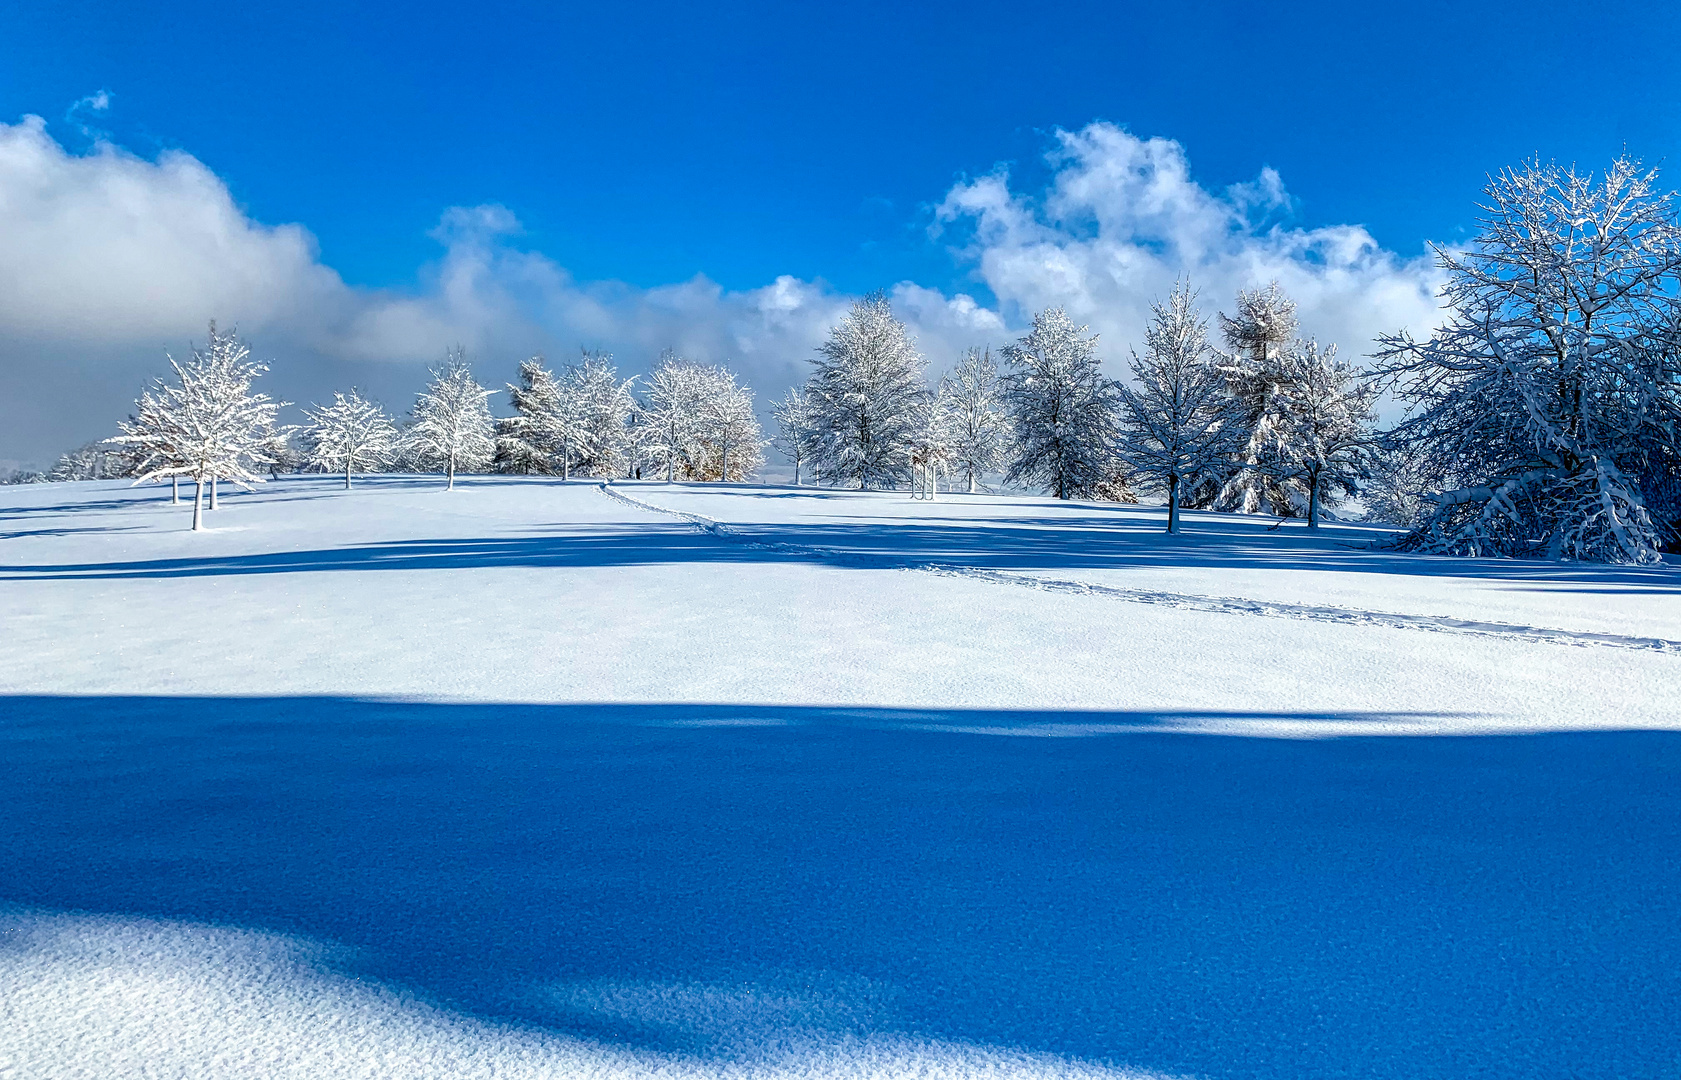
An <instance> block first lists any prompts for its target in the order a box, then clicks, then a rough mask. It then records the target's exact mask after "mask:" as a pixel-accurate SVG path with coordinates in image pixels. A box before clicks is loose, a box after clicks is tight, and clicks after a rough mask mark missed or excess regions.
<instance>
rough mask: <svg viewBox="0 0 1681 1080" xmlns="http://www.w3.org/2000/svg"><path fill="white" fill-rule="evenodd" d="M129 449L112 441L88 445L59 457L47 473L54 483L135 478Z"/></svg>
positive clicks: (132, 456)
mask: <svg viewBox="0 0 1681 1080" xmlns="http://www.w3.org/2000/svg"><path fill="white" fill-rule="evenodd" d="M134 467H135V459H134V453H133V451H132V449H131V448H130V447H128V446H125V445H122V444H120V443H113V442H111V441H103V442H91V443H86V444H84V445H82V446H78V447H77V448H76V449H74V450H72V451H70V452H69V453H67V454H63V455H60V457H59V459H58V460H57V461H56V462H54V463H53V467H52V468H51V469H48V470H47V474H46V479H47V480H49V481H51V482H53V483H62V482H65V481H76V480H115V479H121V478H126V477H130V476H133V475H134Z"/></svg>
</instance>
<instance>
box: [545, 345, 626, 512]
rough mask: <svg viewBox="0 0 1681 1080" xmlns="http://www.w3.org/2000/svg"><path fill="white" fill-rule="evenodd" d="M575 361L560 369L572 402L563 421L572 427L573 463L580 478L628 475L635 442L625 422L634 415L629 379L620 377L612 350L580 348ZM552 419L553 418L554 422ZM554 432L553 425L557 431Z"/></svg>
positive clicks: (606, 477)
mask: <svg viewBox="0 0 1681 1080" xmlns="http://www.w3.org/2000/svg"><path fill="white" fill-rule="evenodd" d="M581 352H582V355H581V357H580V358H579V361H578V363H577V364H575V365H572V366H570V367H568V368H567V370H566V378H565V380H564V381H563V386H564V388H565V389H566V390H567V391H568V393H570V394H571V395H572V397H573V400H574V402H575V404H574V405H570V406H567V412H568V415H569V416H570V415H571V411H572V410H574V409H575V410H576V415H575V417H574V418H572V419H568V420H567V421H566V423H567V424H572V425H575V430H576V432H577V440H578V442H577V445H578V447H579V449H580V455H581V456H580V457H579V459H578V462H577V464H576V466H575V468H576V469H577V471H578V472H580V473H583V474H584V475H585V476H594V477H598V478H600V479H603V480H606V479H611V478H613V477H617V476H627V475H629V473H630V471H631V468H632V467H633V464H634V459H635V450H636V442H635V436H634V433H633V432H632V431H631V423H632V420H633V419H634V417H635V415H636V396H635V395H634V394H633V393H632V392H631V387H633V386H634V385H635V384H636V380H635V379H620V378H619V370H618V368H616V367H614V366H613V354H612V353H605V352H597V351H591V350H589V349H584V350H581ZM557 423H558V421H557ZM557 430H558V429H557Z"/></svg>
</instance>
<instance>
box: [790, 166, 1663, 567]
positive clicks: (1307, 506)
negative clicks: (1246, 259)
mask: <svg viewBox="0 0 1681 1080" xmlns="http://www.w3.org/2000/svg"><path fill="white" fill-rule="evenodd" d="M1485 194H1486V202H1485V203H1484V204H1483V206H1482V210H1483V215H1484V216H1483V217H1482V219H1481V221H1480V226H1479V230H1478V232H1477V234H1476V236H1475V237H1474V238H1473V239H1472V241H1471V242H1470V243H1469V244H1468V245H1467V246H1466V247H1465V249H1464V250H1462V251H1450V250H1447V249H1437V258H1438V260H1439V263H1440V265H1441V267H1442V269H1443V270H1444V271H1445V273H1446V275H1447V284H1446V287H1445V288H1444V290H1443V293H1442V300H1443V307H1444V309H1445V317H1444V320H1443V322H1442V324H1441V325H1440V326H1439V327H1438V328H1437V329H1436V330H1435V331H1434V332H1433V333H1431V334H1429V335H1427V336H1424V337H1422V338H1415V337H1413V336H1412V335H1411V334H1409V333H1406V332H1402V333H1398V334H1393V335H1388V336H1385V337H1382V338H1380V339H1379V341H1378V348H1377V350H1376V351H1375V353H1374V356H1373V360H1374V361H1375V363H1374V364H1373V365H1372V366H1371V367H1370V368H1369V369H1365V370H1361V369H1357V368H1356V367H1354V366H1353V365H1350V364H1346V363H1344V362H1342V361H1340V360H1338V359H1337V358H1336V355H1335V348H1334V346H1327V347H1323V348H1322V347H1321V346H1320V345H1319V344H1318V343H1317V342H1316V341H1314V340H1313V339H1312V338H1303V337H1301V336H1299V335H1298V333H1297V330H1298V327H1297V322H1296V317H1295V309H1294V305H1293V304H1292V303H1291V302H1290V300H1289V298H1288V297H1286V296H1285V295H1284V294H1283V293H1282V292H1281V290H1279V288H1278V287H1277V285H1276V284H1274V285H1271V286H1269V287H1267V288H1265V289H1260V290H1255V291H1246V292H1242V293H1239V295H1238V297H1237V303H1236V306H1235V310H1234V313H1233V314H1231V315H1227V314H1224V313H1221V314H1220V316H1219V327H1220V332H1221V335H1222V337H1223V339H1224V344H1225V349H1223V350H1222V349H1216V348H1213V347H1211V346H1210V344H1209V341H1208V326H1207V323H1206V322H1205V320H1204V319H1203V318H1202V317H1201V316H1200V315H1199V314H1198V312H1197V310H1196V306H1195V294H1194V293H1193V292H1192V290H1191V289H1190V288H1189V286H1188V285H1185V284H1181V285H1180V286H1178V287H1177V288H1176V289H1175V290H1174V292H1173V293H1172V295H1170V296H1169V297H1167V298H1166V299H1165V300H1162V301H1160V302H1158V303H1157V304H1155V305H1154V307H1153V310H1152V317H1151V320H1150V325H1149V327H1148V329H1147V331H1146V333H1145V340H1144V350H1143V352H1142V354H1138V353H1134V354H1133V356H1132V362H1131V374H1132V379H1131V381H1130V383H1123V382H1120V381H1117V380H1112V379H1108V378H1106V377H1105V376H1104V375H1103V373H1102V370H1101V366H1100V364H1099V363H1098V360H1097V356H1096V338H1095V337H1094V336H1089V335H1087V333H1086V331H1085V328H1084V327H1079V326H1076V325H1074V324H1073V323H1072V322H1071V320H1069V319H1068V317H1067V316H1066V314H1065V313H1064V312H1063V311H1061V310H1059V309H1055V308H1053V309H1050V310H1048V311H1044V312H1041V313H1040V314H1038V315H1037V316H1035V317H1034V320H1033V328H1032V330H1031V331H1030V332H1029V333H1028V334H1027V335H1026V336H1024V337H1023V338H1022V339H1021V340H1019V341H1018V342H1016V343H1014V344H1012V345H1009V346H1007V347H1006V348H1005V349H1004V350H1003V359H1004V362H1005V370H1004V371H1003V372H1002V373H1001V374H1000V373H999V372H998V371H997V369H996V368H995V367H994V366H993V364H992V361H991V356H990V354H989V353H980V354H976V353H973V352H972V353H970V354H969V355H968V356H967V357H965V358H964V361H963V362H962V363H961V364H960V365H959V366H958V368H957V370H956V371H954V372H953V373H952V375H950V376H948V377H947V378H946V379H945V380H943V381H942V382H941V383H940V385H939V387H938V388H937V389H935V390H933V391H931V392H930V391H928V390H926V389H925V388H924V387H923V384H922V380H921V364H922V361H921V358H920V356H918V355H917V353H916V351H915V349H914V348H913V346H912V344H911V342H910V341H909V339H908V338H907V337H906V335H905V333H904V327H903V326H902V325H900V324H899V323H898V322H897V321H895V320H894V319H893V317H892V313H891V311H890V309H889V307H888V305H887V303H886V301H885V300H884V299H882V298H881V297H874V298H871V299H868V300H866V301H864V302H862V303H860V304H859V305H857V306H856V307H855V308H854V309H853V311H852V313H851V314H850V315H849V316H848V318H847V319H846V320H845V321H844V322H843V324H842V325H841V326H839V327H837V328H836V329H835V331H834V332H833V333H832V335H831V337H830V340H829V341H828V342H827V343H826V344H825V345H824V347H823V348H822V350H821V352H820V355H819V357H818V358H817V360H816V361H815V370H814V372H813V375H812V377H811V379H810V381H809V382H808V383H807V385H806V387H805V388H804V389H803V390H800V391H796V392H793V393H791V394H790V395H789V396H788V397H787V398H785V399H784V400H783V401H782V402H781V403H780V404H779V405H778V407H777V409H776V418H777V424H778V443H779V445H781V446H782V447H783V448H784V450H785V452H787V453H788V454H789V455H790V456H791V457H793V458H794V459H795V461H796V462H797V463H801V464H809V466H810V467H811V468H812V469H813V471H815V472H817V473H819V474H821V475H822V476H823V477H824V478H825V479H827V480H829V481H830V482H847V483H852V484H856V485H857V486H859V487H872V486H885V485H888V484H894V483H898V482H901V481H902V480H903V479H904V478H905V477H906V475H907V474H915V479H916V482H917V483H918V484H919V486H921V487H923V488H925V489H927V490H929V491H930V492H931V491H932V487H931V486H930V478H931V476H932V475H933V473H934V472H936V471H937V470H938V469H939V468H940V467H942V466H944V467H946V468H948V469H955V470H956V471H958V472H960V473H962V474H964V475H965V476H966V477H967V478H968V481H969V483H970V486H971V488H972V487H973V484H974V480H975V477H976V476H978V475H980V474H981V473H984V472H985V471H987V470H988V469H992V468H1002V469H1004V470H1005V471H1006V477H1007V479H1008V480H1010V481H1013V482H1020V483H1029V484H1035V485H1039V486H1041V487H1044V488H1046V489H1047V490H1049V491H1051V492H1052V493H1053V494H1055V495H1057V496H1058V497H1061V498H1069V497H1076V496H1079V497H1099V498H1104V497H1106V498H1122V499H1125V498H1130V497H1131V495H1130V493H1131V491H1132V490H1133V488H1134V487H1136V486H1148V487H1151V488H1155V489H1157V490H1159V491H1160V492H1161V493H1162V494H1163V495H1165V496H1166V502H1167V506H1168V529H1169V531H1177V529H1178V525H1179V523H1178V516H1179V515H1178V510H1179V508H1180V507H1181V506H1192V507H1212V508H1215V509H1220V510H1233V511H1241V512H1246V513H1255V512H1263V511H1264V512H1270V513H1275V514H1279V515H1281V516H1291V517H1295V516H1299V517H1305V518H1306V519H1307V521H1308V524H1309V526H1310V527H1311V526H1314V525H1317V523H1318V519H1319V516H1320V514H1321V512H1322V510H1323V508H1324V507H1325V506H1327V505H1335V504H1336V503H1337V502H1338V501H1339V500H1341V499H1343V498H1345V497H1347V496H1350V495H1353V494H1356V493H1358V494H1360V495H1361V496H1362V497H1363V498H1364V500H1365V501H1366V503H1367V507H1368V513H1369V515H1370V516H1373V517H1376V518H1377V519H1379V520H1384V521H1389V522H1393V523H1398V524H1403V525H1406V526H1409V531H1408V532H1407V533H1406V534H1405V536H1403V537H1402V538H1401V539H1400V540H1399V546H1401V547H1402V548H1404V549H1408V550H1413V551H1420V552H1427V553H1435V554H1453V555H1472V556H1543V557H1548V558H1555V559H1582V560H1592V561H1609V562H1625V563H1635V564H1641V563H1653V562H1657V561H1659V560H1660V559H1661V558H1662V551H1663V549H1664V548H1665V546H1666V545H1675V544H1677V543H1678V541H1681V220H1678V216H1677V208H1676V198H1677V196H1676V194H1675V193H1674V192H1669V191H1665V190H1663V189H1661V188H1659V187H1658V185H1657V172H1656V170H1653V169H1648V168H1645V167H1644V166H1642V165H1641V164H1640V162H1639V161H1637V160H1635V159H1633V158H1630V157H1627V156H1624V157H1621V158H1618V159H1617V160H1616V161H1614V162H1613V163H1612V164H1611V167H1610V168H1609V169H1607V170H1606V171H1605V172H1604V173H1602V174H1600V175H1599V176H1598V177H1595V176H1594V175H1592V174H1584V173H1578V172H1577V171H1576V170H1575V169H1574V168H1566V167H1562V166H1559V165H1556V164H1552V163H1545V164H1544V163H1541V162H1539V161H1535V162H1531V163H1529V164H1527V165H1525V166H1522V167H1519V168H1516V169H1509V170H1506V171H1504V172H1502V173H1501V174H1499V175H1498V176H1497V177H1495V178H1493V179H1491V181H1490V183H1489V186H1488V188H1487V189H1486V192H1485ZM1386 392H1387V393H1390V394H1392V395H1393V396H1394V398H1395V400H1396V401H1397V402H1398V403H1399V404H1400V405H1402V406H1404V407H1405V409H1406V412H1405V414H1404V416H1403V417H1402V418H1401V420H1400V421H1399V423H1397V424H1396V425H1395V426H1394V427H1392V428H1391V429H1389V430H1387V431H1379V430H1377V429H1376V427H1375V423H1374V419H1373V413H1372V408H1373V405H1374V403H1375V402H1376V400H1377V399H1378V398H1379V397H1380V395H1382V394H1383V393H1386Z"/></svg>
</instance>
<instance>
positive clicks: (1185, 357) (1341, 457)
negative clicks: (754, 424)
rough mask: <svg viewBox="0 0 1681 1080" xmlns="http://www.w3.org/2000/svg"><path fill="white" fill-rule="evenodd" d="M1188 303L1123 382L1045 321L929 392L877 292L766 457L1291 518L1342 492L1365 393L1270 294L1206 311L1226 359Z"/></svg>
mask: <svg viewBox="0 0 1681 1080" xmlns="http://www.w3.org/2000/svg"><path fill="white" fill-rule="evenodd" d="M1195 301H1196V295H1195V293H1194V292H1193V291H1192V290H1191V288H1190V286H1189V285H1188V284H1181V285H1179V286H1178V287H1177V288H1175V289H1174V291H1173V293H1172V294H1171V295H1170V296H1168V297H1167V298H1166V299H1165V300H1162V301H1160V302H1158V303H1156V304H1155V305H1154V307H1153V309H1152V313H1151V320H1150V324H1149V326H1148V328H1147V330H1146V333H1145V342H1144V352H1143V353H1142V355H1140V354H1137V353H1135V354H1134V355H1133V357H1132V375H1133V379H1132V383H1131V384H1130V385H1129V384H1127V383H1124V382H1122V381H1120V380H1116V379H1112V378H1109V377H1108V376H1106V375H1105V374H1104V372H1103V367H1102V363H1101V360H1100V358H1099V356H1098V352H1097V337H1096V335H1093V334H1089V333H1088V332H1087V329H1086V327H1084V326H1079V325H1076V324H1075V323H1074V322H1073V321H1072V320H1071V319H1070V318H1069V317H1068V315H1067V313H1066V312H1064V311H1063V310H1062V309H1060V308H1051V309H1049V310H1046V311H1043V312H1040V313H1039V314H1038V315H1036V316H1034V319H1033V327H1032V329H1031V330H1030V331H1029V332H1028V333H1027V334H1026V335H1024V336H1023V337H1022V338H1021V339H1020V340H1018V341H1016V342H1014V343H1012V344H1010V345H1007V346H1005V347H1004V349H1003V350H1002V356H1003V361H1004V369H1003V370H1002V371H1001V370H1000V368H999V366H998V364H997V362H996V361H995V360H994V359H993V357H992V354H991V352H990V350H980V349H972V350H970V351H969V352H968V353H967V354H966V355H965V356H964V357H963V359H962V360H961V361H960V362H959V363H958V364H957V366H956V367H955V368H954V369H953V370H952V371H951V373H949V374H948V375H946V376H945V377H944V378H943V379H941V380H940V382H939V384H938V386H937V387H936V388H934V389H932V390H930V389H929V388H928V387H927V386H926V385H925V383H924V380H923V376H922V368H923V361H922V358H921V356H920V355H919V354H918V353H917V351H916V349H915V348H914V346H913V344H912V342H911V340H910V338H909V337H908V335H907V333H906V331H905V327H904V326H903V324H901V323H900V322H899V321H898V320H896V319H895V318H894V317H893V314H892V309H891V307H890V305H889V304H888V302H887V300H886V299H885V298H883V297H881V296H874V297H870V298H867V299H865V300H863V301H861V302H859V303H858V304H856V305H855V306H854V307H853V309H852V311H851V312H850V313H849V314H848V315H847V317H846V318H845V319H844V320H842V322H841V324H840V325H839V326H837V327H836V328H835V329H834V331H833V332H832V333H831V335H830V338H829V340H828V341H827V342H825V343H824V345H823V346H822V347H821V349H820V350H819V355H818V358H817V359H816V360H815V361H814V367H815V370H814V371H813V374H812V376H811V379H810V380H809V381H808V382H807V384H806V385H805V387H804V388H801V389H796V390H793V391H791V392H790V393H789V394H788V395H787V396H786V397H785V398H783V399H782V400H781V401H780V402H779V403H778V404H777V406H776V408H775V410H774V415H775V418H776V422H777V437H776V440H775V442H776V445H777V446H778V447H780V448H781V449H782V450H783V452H784V453H786V454H787V455H788V456H789V457H790V458H791V459H792V460H793V461H794V463H795V482H796V483H798V482H799V474H800V470H801V469H802V467H809V468H810V469H811V470H812V471H813V472H814V473H816V474H817V475H818V476H820V477H822V478H824V479H826V480H827V481H828V482H830V483H847V484H852V485H856V486H858V487H862V488H869V487H892V486H897V485H898V484H900V483H903V482H905V481H906V480H907V479H908V480H910V481H911V482H912V483H913V485H914V486H916V487H918V488H919V489H921V490H924V491H926V492H928V493H929V494H932V493H933V492H934V491H935V490H936V483H937V475H938V473H939V472H940V471H942V470H943V471H945V472H946V473H947V474H948V475H950V474H952V473H956V474H958V475H961V476H962V477H963V478H964V481H965V483H966V485H967V487H968V489H969V490H970V491H973V490H975V487H976V484H977V481H978V480H979V478H980V477H982V476H984V475H986V474H988V473H991V472H996V471H1002V472H1003V473H1004V475H1005V480H1006V482H1007V483H1014V484H1026V485H1032V486H1036V487H1040V488H1043V489H1045V490H1048V491H1049V492H1050V493H1051V494H1053V495H1055V496H1056V497H1057V498H1062V499H1069V498H1098V499H1111V500H1116V501H1124V502H1135V501H1136V495H1135V494H1134V491H1135V488H1136V487H1138V486H1147V487H1149V488H1151V489H1153V490H1158V491H1160V492H1161V493H1162V494H1164V495H1165V496H1166V501H1167V504H1168V530H1169V531H1170V532H1177V531H1178V529H1179V513H1178V511H1179V508H1180V507H1181V506H1211V507H1215V508H1219V509H1231V510H1240V511H1243V512H1249V513H1254V512H1259V511H1263V510H1270V511H1272V512H1274V513H1278V514H1282V515H1287V516H1301V517H1305V518H1307V520H1308V524H1309V525H1310V526H1311V527H1317V525H1318V523H1319V518H1320V513H1321V508H1322V507H1323V506H1324V505H1326V504H1330V503H1334V502H1335V501H1337V500H1338V499H1340V498H1341V497H1343V496H1346V495H1348V494H1350V493H1352V492H1353V491H1354V490H1356V484H1357V480H1358V478H1359V476H1360V475H1361V467H1360V460H1359V454H1360V451H1361V449H1362V447H1364V446H1365V445H1366V444H1367V442H1368V441H1369V439H1368V436H1369V433H1370V431H1371V403H1372V400H1373V398H1374V397H1375V393H1376V392H1375V390H1374V389H1373V388H1372V387H1370V386H1369V385H1367V384H1365V383H1363V382H1362V381H1361V379H1360V378H1359V375H1358V373H1357V372H1356V371H1355V370H1354V369H1353V368H1352V367H1350V366H1349V365H1347V364H1343V363H1341V362H1339V361H1338V360H1337V359H1336V358H1335V349H1334V348H1325V349H1321V348H1320V347H1319V345H1318V344H1317V343H1316V342H1314V341H1311V340H1305V341H1304V340H1301V339H1298V338H1297V337H1296V321H1295V315H1294V306H1293V305H1292V304H1291V302H1290V300H1289V299H1288V298H1287V297H1285V296H1284V295H1283V293H1282V292H1281V291H1280V290H1279V289H1278V287H1277V286H1276V285H1272V286H1269V287H1268V288H1266V289H1264V290H1259V291H1255V292H1244V293H1240V294H1239V296H1238V303H1237V314H1236V315H1234V316H1226V315H1221V317H1220V318H1221V325H1222V329H1223V331H1224V334H1225V338H1226V343H1227V345H1228V350H1229V351H1225V352H1222V351H1219V350H1216V349H1214V348H1213V347H1212V346H1211V345H1210V344H1209V341H1208V326H1207V322H1206V320H1205V319H1204V318H1203V317H1202V315H1201V314H1200V313H1199V312H1198V311H1197V308H1196V303H1195Z"/></svg>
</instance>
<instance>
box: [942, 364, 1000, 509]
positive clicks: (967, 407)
mask: <svg viewBox="0 0 1681 1080" xmlns="http://www.w3.org/2000/svg"><path fill="white" fill-rule="evenodd" d="M939 399H940V402H941V405H942V407H943V409H944V413H945V417H946V431H947V434H948V436H949V439H950V450H951V460H952V464H954V465H955V466H956V467H957V468H959V469H962V470H963V472H964V475H965V477H966V479H967V480H968V484H969V493H970V494H971V495H973V494H974V493H975V488H976V485H977V484H978V483H979V481H980V478H981V477H982V476H984V475H986V474H987V473H989V472H994V471H996V470H998V469H1001V468H1003V467H1004V463H1005V461H1006V459H1007V456H1008V453H1009V448H1010V437H1011V431H1010V414H1009V410H1008V409H1007V407H1006V406H1005V403H1004V383H1003V380H1002V379H1001V378H999V375H998V365H997V363H995V362H994V361H993V359H992V350H990V349H986V350H981V349H970V350H968V351H967V352H965V353H964V354H963V359H961V360H959V361H958V362H957V366H956V367H954V368H952V369H951V371H950V372H948V373H947V374H946V376H945V378H943V379H941V380H940V390H939Z"/></svg>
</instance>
